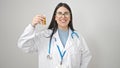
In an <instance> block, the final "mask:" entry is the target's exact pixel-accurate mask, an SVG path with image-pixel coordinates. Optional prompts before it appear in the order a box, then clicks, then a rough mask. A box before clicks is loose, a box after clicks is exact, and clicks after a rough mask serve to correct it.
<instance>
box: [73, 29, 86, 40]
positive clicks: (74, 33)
mask: <svg viewBox="0 0 120 68" xmlns="http://www.w3.org/2000/svg"><path fill="white" fill-rule="evenodd" d="M72 34H73V35H76V36H77V37H78V38H79V39H80V40H82V39H84V36H83V34H82V33H81V32H80V31H77V30H75V31H73V32H72Z"/></svg>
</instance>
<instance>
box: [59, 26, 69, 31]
mask: <svg viewBox="0 0 120 68" xmlns="http://www.w3.org/2000/svg"><path fill="white" fill-rule="evenodd" d="M58 28H59V29H61V30H64V31H67V30H68V27H58Z"/></svg>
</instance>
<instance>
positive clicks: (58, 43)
mask: <svg viewBox="0 0 120 68" xmlns="http://www.w3.org/2000/svg"><path fill="white" fill-rule="evenodd" d="M53 36H54V37H55V38H56V42H55V43H56V47H57V46H59V47H60V49H61V50H62V51H63V49H64V47H63V44H62V42H61V40H60V37H59V34H58V30H57V31H56V33H55V34H54V35H53Z"/></svg>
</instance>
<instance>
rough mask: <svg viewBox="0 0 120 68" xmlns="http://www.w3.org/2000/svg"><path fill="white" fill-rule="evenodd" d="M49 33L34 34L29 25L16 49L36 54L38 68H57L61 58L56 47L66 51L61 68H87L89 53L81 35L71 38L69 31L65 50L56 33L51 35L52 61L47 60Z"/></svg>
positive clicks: (48, 31) (47, 31)
mask: <svg viewBox="0 0 120 68" xmlns="http://www.w3.org/2000/svg"><path fill="white" fill-rule="evenodd" d="M51 33H52V31H51V30H44V31H41V32H40V33H36V29H35V28H34V27H32V25H31V24H29V25H28V26H27V27H26V29H25V30H24V32H23V34H22V35H21V36H20V38H19V40H18V47H19V48H21V49H23V50H24V51H25V52H28V53H29V52H37V53H38V55H39V68H58V67H57V66H59V64H60V60H61V57H60V54H59V52H58V49H57V46H56V45H58V46H59V47H60V50H61V51H62V52H63V51H64V50H66V53H65V55H64V57H63V64H62V66H63V67H62V68H87V66H88V63H89V61H90V59H91V54H90V51H89V49H88V47H87V45H86V42H85V40H84V38H83V37H82V36H81V35H79V34H78V33H77V34H78V35H79V38H78V37H77V36H75V35H74V36H73V38H72V37H71V33H72V31H71V30H70V29H69V36H68V40H67V42H66V45H65V48H64V47H63V45H62V43H61V41H60V38H59V35H58V31H57V32H56V33H55V34H54V35H53V39H52V43H51V49H50V50H51V53H50V55H51V57H52V59H48V58H47V55H48V45H49V40H50V38H49V36H50V34H51ZM54 38H56V41H54Z"/></svg>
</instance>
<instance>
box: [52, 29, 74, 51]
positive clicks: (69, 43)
mask: <svg viewBox="0 0 120 68" xmlns="http://www.w3.org/2000/svg"><path fill="white" fill-rule="evenodd" d="M71 33H72V30H71V29H70V28H69V36H68V39H67V41H66V45H65V47H64V46H63V44H62V42H61V40H60V37H59V34H58V30H57V31H56V33H55V34H54V35H53V37H54V38H55V39H56V45H58V46H59V47H60V48H61V50H63V51H64V50H66V49H68V48H69V47H71V45H72V43H71V40H72V38H71Z"/></svg>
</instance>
